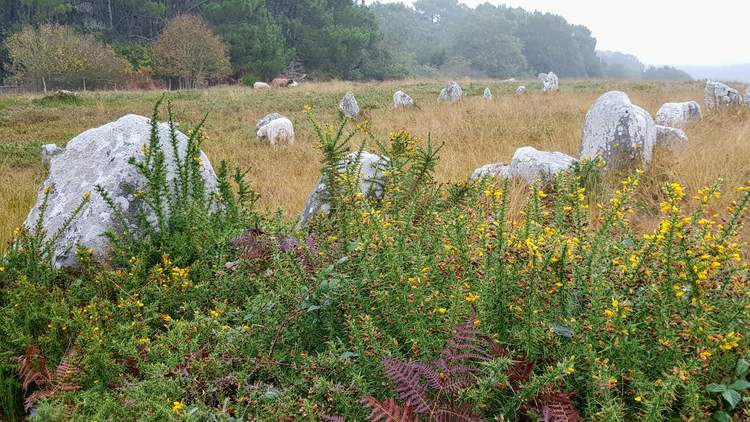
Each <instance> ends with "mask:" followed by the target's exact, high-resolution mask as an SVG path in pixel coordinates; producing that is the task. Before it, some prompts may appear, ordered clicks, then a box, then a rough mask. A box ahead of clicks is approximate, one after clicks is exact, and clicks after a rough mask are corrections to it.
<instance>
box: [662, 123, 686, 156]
mask: <svg viewBox="0 0 750 422" xmlns="http://www.w3.org/2000/svg"><path fill="white" fill-rule="evenodd" d="M687 142H688V136H687V135H686V134H685V131H683V130H682V129H678V128H674V127H667V126H661V125H656V146H657V147H659V148H666V149H668V150H670V151H679V150H682V149H684V148H685V147H687Z"/></svg>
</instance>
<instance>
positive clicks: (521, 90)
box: [516, 85, 526, 95]
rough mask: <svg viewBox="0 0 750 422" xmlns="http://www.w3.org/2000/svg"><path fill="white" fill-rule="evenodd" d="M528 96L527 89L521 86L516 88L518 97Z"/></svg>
mask: <svg viewBox="0 0 750 422" xmlns="http://www.w3.org/2000/svg"><path fill="white" fill-rule="evenodd" d="M525 94H526V87H525V86H523V85H521V86H519V87H518V88H516V95H525Z"/></svg>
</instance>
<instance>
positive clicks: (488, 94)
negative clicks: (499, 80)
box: [482, 87, 492, 101]
mask: <svg viewBox="0 0 750 422" xmlns="http://www.w3.org/2000/svg"><path fill="white" fill-rule="evenodd" d="M482 96H483V97H484V100H485V101H492V91H491V90H490V88H489V87H487V88H485V89H484V95H482Z"/></svg>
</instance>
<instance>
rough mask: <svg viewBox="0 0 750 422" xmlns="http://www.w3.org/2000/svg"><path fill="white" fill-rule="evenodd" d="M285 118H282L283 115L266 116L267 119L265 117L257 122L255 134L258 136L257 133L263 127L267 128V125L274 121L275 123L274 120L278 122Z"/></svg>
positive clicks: (272, 114)
mask: <svg viewBox="0 0 750 422" xmlns="http://www.w3.org/2000/svg"><path fill="white" fill-rule="evenodd" d="M283 117H284V116H282V115H281V114H279V113H271V114H266V116H265V117H263V118H262V119H260V120H258V121H257V122H256V123H255V133H256V134H257V133H258V131H259V130H260V128H262V127H263V126H265V125H267V124H269V123H271V122H272V121H274V120H276V119H281V118H283Z"/></svg>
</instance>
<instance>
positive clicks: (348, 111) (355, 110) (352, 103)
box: [339, 92, 359, 119]
mask: <svg viewBox="0 0 750 422" xmlns="http://www.w3.org/2000/svg"><path fill="white" fill-rule="evenodd" d="M339 110H341V112H342V113H344V116H345V117H347V118H349V119H353V118H355V117H357V116H359V104H357V99H356V98H354V94H352V93H351V92H347V93H346V95H344V97H343V98H342V99H341V102H340V103H339Z"/></svg>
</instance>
